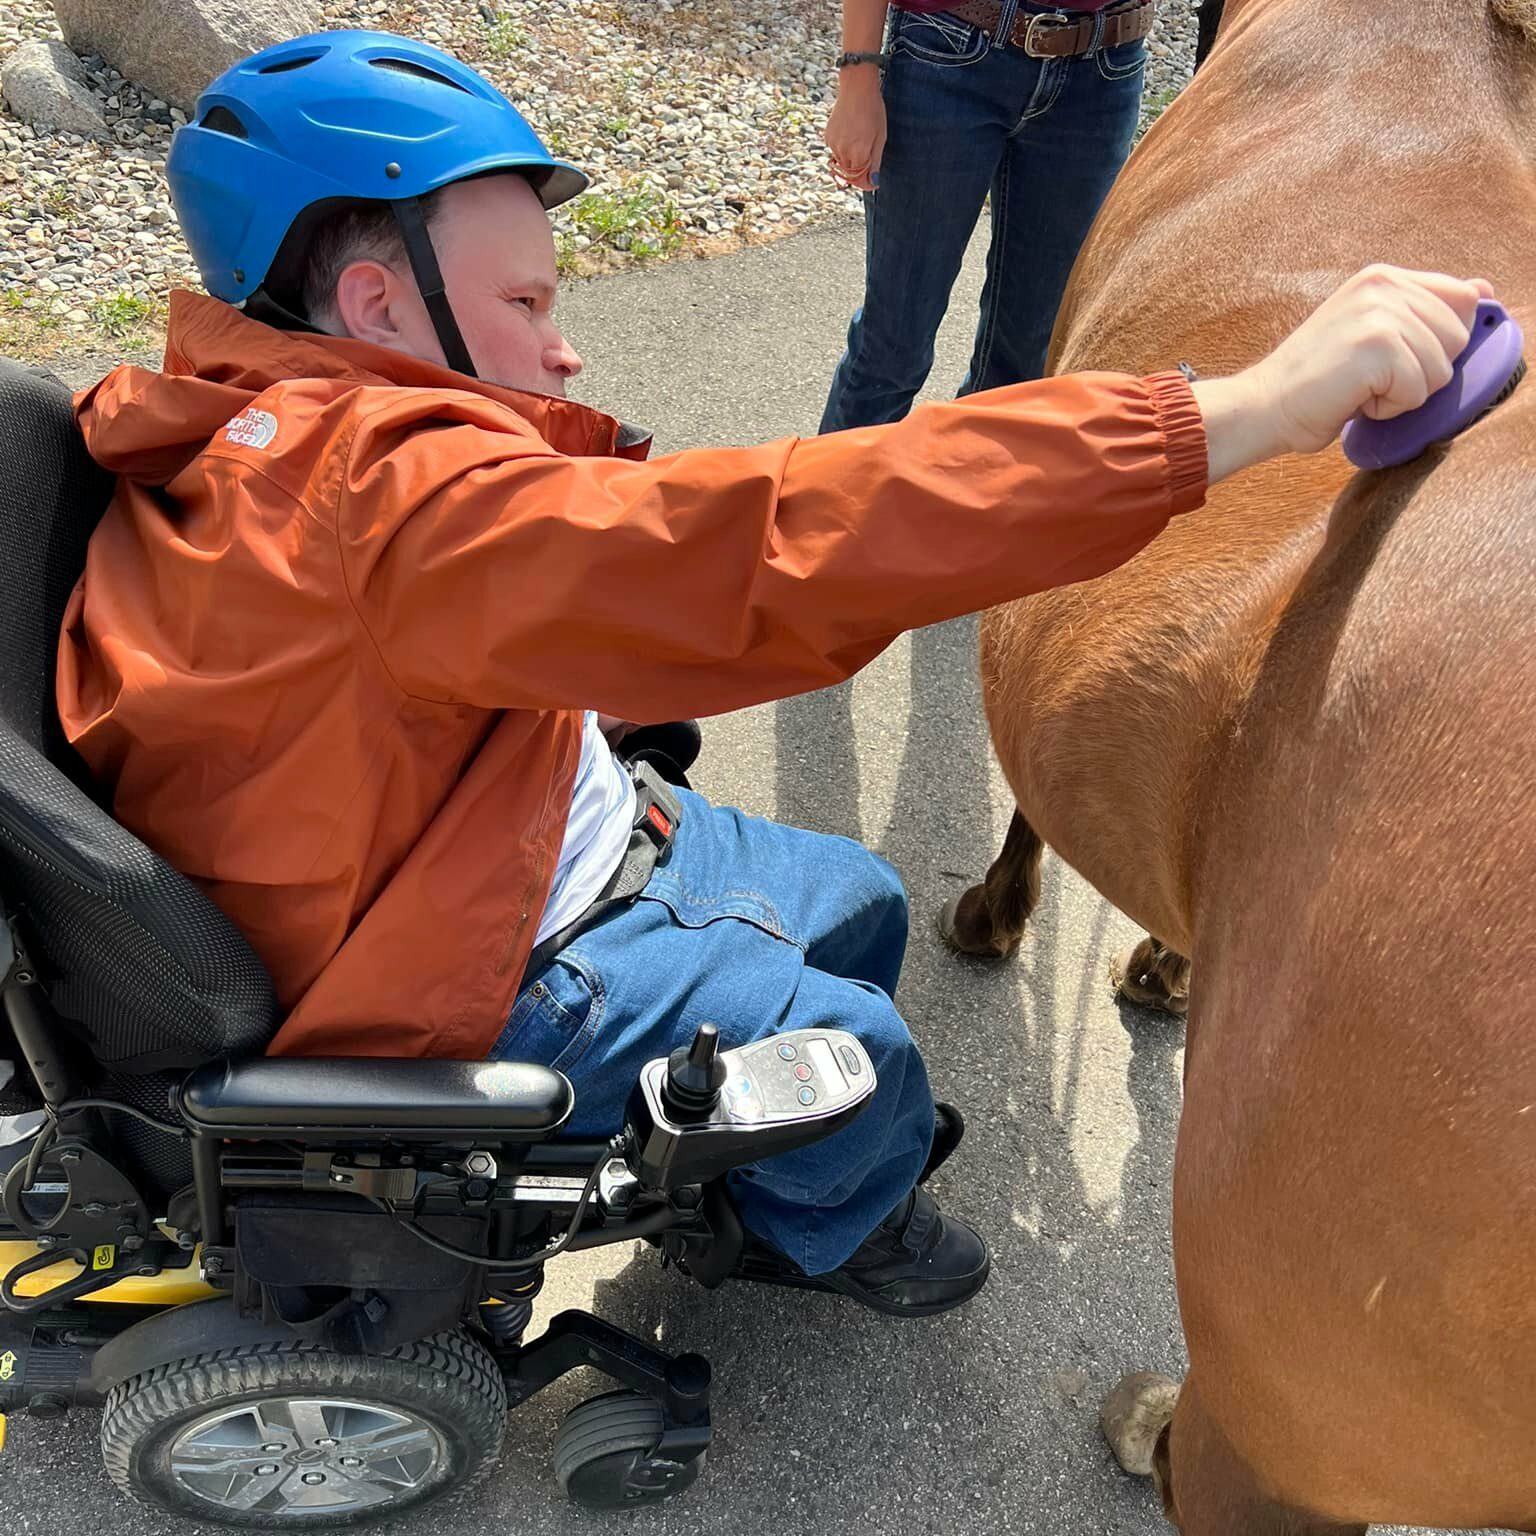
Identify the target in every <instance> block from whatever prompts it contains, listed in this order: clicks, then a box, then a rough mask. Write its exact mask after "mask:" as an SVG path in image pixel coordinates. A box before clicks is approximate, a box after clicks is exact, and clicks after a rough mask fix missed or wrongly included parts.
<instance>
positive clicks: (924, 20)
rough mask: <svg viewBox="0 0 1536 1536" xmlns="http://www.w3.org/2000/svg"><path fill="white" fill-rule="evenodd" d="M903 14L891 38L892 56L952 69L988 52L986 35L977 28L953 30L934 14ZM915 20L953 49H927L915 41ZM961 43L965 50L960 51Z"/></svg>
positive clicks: (972, 62)
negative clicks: (951, 45) (949, 44)
mask: <svg viewBox="0 0 1536 1536" xmlns="http://www.w3.org/2000/svg"><path fill="white" fill-rule="evenodd" d="M903 15H904V18H905V19H904V20H903V21H902V23H901V25H900V27H899V28H898V30H897V32H896V34H895V36H894V37H893V38H892V39H891V53H892V55H893V56H894V57H899V56H901V55H902V54H905V55H906V56H907V57H908V58H910V59H914V60H916V61H917V62H918V63H920V64H932V65H933V66H934V67H935V68H937V69H955V68H959V67H961V66H963V65H967V64H975V63H978V62H980V60H982V59H984V58H985V57H986V55H987V48H988V42H987V35H986V33H985V32H982V31H980V30H979V29H978V28H976V27H972V26H963V28H961V29H956V28H955V27H954V26H953V24H951V25H949V26H946V25H945V24H944V23H942V22H941V21H940V20H939V19H938V18H937V17H936V16H933V15H920V14H918V13H917V12H910V13H907V12H904V13H903ZM914 23H915V24H916V26H917V27H918V28H922V29H926V30H928V31H930V32H937V33H938V34H939V36H940V37H942V38H944V39H945V40H946V41H948V42H950V43H952V44H954V45H955V47H954V49H953V50H952V51H951V52H949V53H945V52H943V51H942V50H941V49H938V48H926V47H924V46H923V44H921V43H919V42H914V41H913V39H912V36H911V34H912V32H913V30H914ZM978 44H979V45H980V46H978ZM962 46H963V47H964V48H965V49H966V51H964V52H962V51H960V50H961V47H962Z"/></svg>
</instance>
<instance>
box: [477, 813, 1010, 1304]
mask: <svg viewBox="0 0 1536 1536" xmlns="http://www.w3.org/2000/svg"><path fill="white" fill-rule="evenodd" d="M681 798H682V801H683V817H682V820H681V822H680V824H679V826H678V830H677V839H676V842H675V843H674V845H673V848H672V850H671V852H670V853H669V855H668V856H667V858H666V859H665V861H664V862H663V863H662V864H661V865H659V866H658V868H657V870H656V872H655V873H654V874H653V875H652V877H651V880H650V882H649V884H648V885H647V887H646V889H645V892H644V893H643V894H642V895H641V896H640V897H639V898H638V899H637V900H636V901H635V903H634V904H633V905H632V906H630V907H628V908H625V909H623V910H621V911H619V912H617V913H615V914H613V915H612V916H610V917H608V918H606V919H604V920H603V921H601V922H599V923H598V924H597V925H596V926H595V927H593V928H592V929H590V930H589V931H588V932H587V933H585V934H582V935H581V936H580V937H579V938H577V939H576V940H575V941H574V942H573V943H571V944H570V945H568V946H567V947H566V948H565V949H564V950H562V951H561V953H560V954H559V955H558V956H557V957H556V958H555V960H554V961H552V962H551V964H550V965H549V966H548V967H547V968H546V969H545V970H544V971H543V972H542V973H541V974H540V975H539V976H538V977H536V978H535V979H534V980H533V981H532V982H531V983H530V985H529V986H528V987H526V988H525V989H524V991H523V992H522V994H521V995H520V996H519V998H518V1000H517V1003H516V1005H515V1006H514V1008H513V1011H512V1015H511V1017H510V1019H509V1021H508V1024H507V1028H506V1029H505V1030H504V1031H503V1034H502V1037H501V1039H500V1040H499V1041H498V1042H497V1045H496V1047H495V1050H494V1051H493V1055H495V1056H497V1057H500V1058H513V1059H520V1060H530V1061H542V1062H545V1063H546V1064H548V1065H550V1066H553V1067H556V1068H558V1069H559V1070H560V1071H562V1072H564V1073H565V1074H566V1075H567V1076H568V1077H569V1078H570V1079H571V1082H572V1084H573V1085H574V1087H575V1089H576V1110H575V1114H574V1117H573V1119H572V1121H571V1126H570V1129H571V1132H572V1133H573V1134H575V1135H600V1134H607V1133H609V1132H611V1131H613V1130H614V1129H616V1128H617V1126H618V1125H619V1124H620V1122H621V1120H622V1118H623V1112H624V1104H625V1101H626V1100H627V1098H628V1096H629V1093H630V1090H631V1089H632V1088H633V1086H634V1083H635V1080H636V1078H637V1077H638V1075H639V1072H640V1068H641V1067H642V1066H643V1065H644V1063H645V1062H647V1061H649V1060H651V1059H653V1058H655V1057H657V1056H663V1055H666V1054H668V1053H669V1052H670V1051H672V1050H673V1049H675V1048H676V1047H677V1046H678V1045H681V1044H685V1043H686V1042H687V1041H688V1040H690V1039H691V1038H692V1036H693V1034H694V1031H695V1030H696V1029H697V1028H698V1026H699V1025H700V1024H702V1023H705V1022H708V1023H713V1024H715V1025H716V1026H718V1028H719V1030H720V1035H721V1043H722V1045H723V1046H724V1047H725V1048H727V1049H729V1048H731V1047H734V1046H739V1045H744V1044H746V1043H748V1042H749V1041H752V1040H757V1039H761V1038H763V1037H764V1036H767V1035H772V1034H777V1033H780V1032H782V1031H785V1030H790V1029H799V1028H807V1027H818V1028H835V1029H846V1030H848V1031H850V1032H851V1033H852V1034H854V1035H856V1036H857V1037H858V1039H859V1040H860V1041H861V1042H862V1044H863V1045H864V1048H865V1050H866V1051H867V1052H868V1053H869V1056H870V1058H871V1061H872V1063H873V1065H874V1069H875V1075H876V1080H877V1088H876V1091H875V1093H874V1095H873V1097H872V1098H871V1100H870V1101H869V1103H868V1104H867V1106H866V1107H865V1109H864V1110H863V1111H862V1113H861V1114H860V1115H859V1116H858V1117H857V1118H856V1119H854V1120H853V1121H852V1122H850V1123H849V1124H848V1125H847V1126H845V1127H844V1128H843V1129H842V1130H840V1131H838V1132H837V1133H836V1134H835V1135H833V1136H830V1137H828V1138H827V1139H826V1140H824V1141H821V1142H817V1143H814V1144H813V1145H811V1146H808V1147H803V1148H801V1149H799V1150H798V1151H794V1152H790V1153H786V1154H783V1155H781V1156H779V1157H774V1158H770V1159H767V1160H765V1161H763V1162H761V1163H757V1164H753V1165H750V1166H748V1167H747V1168H744V1169H742V1170H740V1171H739V1172H738V1174H737V1175H735V1176H734V1177H733V1181H732V1182H733V1188H734V1192H735V1195H736V1200H737V1204H738V1207H739V1209H740V1211H741V1215H742V1219H743V1221H744V1222H745V1223H746V1225H747V1226H748V1228H749V1229H750V1230H751V1231H753V1232H754V1233H756V1234H757V1235H758V1236H759V1237H760V1238H762V1239H764V1240H766V1241H767V1242H769V1243H770V1244H772V1245H773V1246H774V1247H775V1248H777V1249H778V1250H780V1251H781V1252H783V1253H785V1254H786V1255H788V1257H789V1258H791V1259H792V1260H793V1261H794V1262H795V1264H797V1265H798V1266H799V1267H800V1268H801V1269H803V1270H805V1271H806V1272H807V1273H809V1274H825V1273H827V1272H828V1271H833V1270H840V1269H841V1267H842V1266H845V1265H846V1264H847V1263H848V1261H849V1260H850V1259H855V1258H858V1259H859V1262H861V1263H862V1264H863V1265H864V1267H865V1272H866V1273H867V1272H868V1271H869V1269H870V1266H871V1264H872V1263H875V1264H876V1267H877V1268H879V1270H880V1278H879V1280H878V1282H877V1283H876V1284H872V1285H864V1286H863V1289H862V1290H861V1289H860V1288H859V1287H860V1282H858V1277H857V1276H856V1277H855V1282H856V1283H855V1284H852V1285H849V1284H845V1285H843V1287H842V1288H844V1289H852V1290H853V1291H854V1294H856V1295H859V1298H860V1299H861V1300H865V1301H871V1300H872V1299H873V1304H875V1305H881V1304H883V1303H889V1305H888V1307H887V1309H888V1310H895V1311H919V1310H928V1311H931V1310H940V1309H942V1307H943V1306H945V1305H956V1304H958V1302H960V1301H963V1300H965V1299H966V1297H968V1296H969V1295H971V1294H974V1292H975V1290H977V1289H979V1287H980V1284H981V1283H982V1281H983V1280H984V1279H985V1275H986V1250H985V1245H984V1244H982V1243H981V1242H980V1239H979V1238H976V1237H975V1235H974V1234H973V1233H971V1232H970V1231H969V1229H968V1228H966V1227H964V1226H963V1225H962V1224H961V1223H958V1222H953V1221H946V1219H945V1218H944V1217H942V1216H940V1215H939V1214H938V1212H937V1210H936V1208H935V1207H933V1206H932V1202H931V1200H929V1199H928V1197H927V1195H926V1194H925V1193H922V1192H919V1193H918V1194H917V1195H916V1196H914V1195H913V1186H914V1185H915V1183H916V1181H917V1178H918V1176H919V1174H920V1172H921V1171H922V1167H923V1163H924V1160H925V1159H926V1158H927V1156H928V1152H929V1147H930V1144H931V1142H932V1139H933V1128H934V1113H933V1100H932V1097H931V1094H930V1091H929V1088H928V1078H927V1073H926V1071H925V1070H924V1067H923V1062H922V1057H921V1056H920V1055H919V1053H918V1051H917V1047H916V1046H915V1045H914V1044H913V1042H912V1038H911V1036H910V1035H909V1034H908V1032H907V1029H906V1026H905V1024H904V1023H903V1022H902V1020H901V1017H900V1015H899V1014H898V1012H897V1011H896V1006H895V1004H894V1003H893V1002H892V1001H891V998H890V995H889V993H888V992H887V991H886V989H885V988H886V985H887V984H888V985H891V986H894V984H895V979H896V975H897V973H898V971H899V969H900V964H901V953H902V949H903V947H904V945H905V940H906V898H905V894H904V892H903V891H902V888H901V882H900V880H899V879H898V878H897V876H896V874H895V872H894V871H893V870H892V869H891V868H890V866H889V865H888V864H886V863H885V862H884V861H883V860H882V859H879V858H877V857H876V856H875V855H874V854H872V853H870V852H868V851H867V850H866V849H864V848H861V847H860V846H859V845H858V844H856V843H853V842H850V841H848V840H847V839H845V838H835V837H826V836H822V835H819V834H815V833H809V832H802V831H798V830H796V829H794V828H790V827H781V826H778V825H776V824H774V823H771V822H765V821H761V820H758V819H755V818H752V817H747V816H744V815H742V814H741V813H740V812H738V811H732V810H724V809H719V810H717V809H713V808H711V807H710V806H709V805H708V804H707V803H706V802H705V801H703V800H702V799H700V798H699V797H698V796H696V795H690V794H687V793H684V794H683V795H682V797H681ZM823 967H825V968H823ZM893 1217H896V1218H899V1219H898V1220H897V1221H896V1224H895V1226H894V1227H893V1229H892V1231H891V1232H890V1233H889V1234H887V1235H888V1236H889V1237H890V1239H891V1240H892V1241H891V1242H889V1243H886V1245H885V1246H886V1247H887V1248H891V1249H893V1250H894V1251H893V1252H886V1251H879V1252H874V1253H869V1252H865V1250H866V1249H867V1248H868V1246H869V1242H870V1240H871V1239H876V1240H877V1248H878V1247H879V1243H880V1241H883V1239H881V1238H880V1234H881V1233H884V1231H885V1228H884V1227H883V1226H882V1223H887V1222H889V1221H890V1220H891V1219H892V1218H893ZM914 1218H916V1219H914ZM908 1250H910V1252H909V1251H908ZM842 1278H843V1279H844V1280H846V1279H847V1278H848V1277H847V1276H846V1275H843V1277H842ZM870 1291H874V1292H875V1293H876V1294H875V1295H874V1296H873V1298H872V1297H871V1295H870V1294H868V1292H870Z"/></svg>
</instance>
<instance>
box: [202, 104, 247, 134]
mask: <svg viewBox="0 0 1536 1536" xmlns="http://www.w3.org/2000/svg"><path fill="white" fill-rule="evenodd" d="M198 127H200V128H211V129H212V130H213V132H215V133H227V134H231V135H233V137H235V138H237V139H248V138H250V134H248V133H247V132H246V131H245V124H244V123H242V122H241V121H240V119H239V118H238V117H236V116H235V114H234V113H233V112H231V111H230V110H229V108H228V107H209V109H208V110H207V111H206V112H205V113H203V116H202V119H201V121H200V122H199V123H198Z"/></svg>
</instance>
